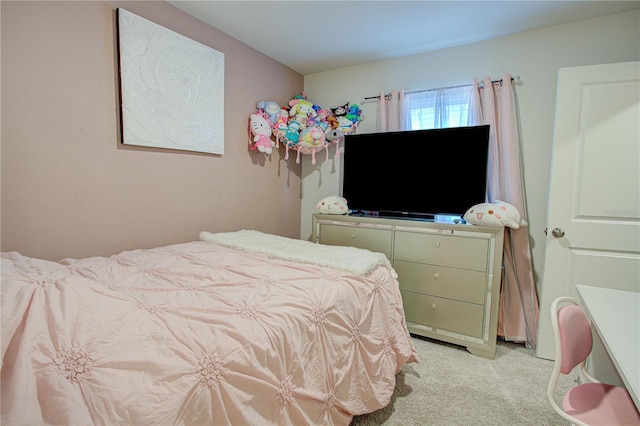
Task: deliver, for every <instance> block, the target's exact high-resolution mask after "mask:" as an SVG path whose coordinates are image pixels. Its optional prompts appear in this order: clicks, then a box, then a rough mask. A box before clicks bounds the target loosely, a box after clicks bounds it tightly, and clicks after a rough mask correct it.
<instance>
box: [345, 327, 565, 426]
mask: <svg viewBox="0 0 640 426" xmlns="http://www.w3.org/2000/svg"><path fill="white" fill-rule="evenodd" d="M413 340H414V343H415V346H416V349H417V350H418V353H419V354H420V358H421V362H420V363H419V364H418V363H412V364H407V365H406V366H405V367H404V369H403V370H402V371H401V372H400V373H399V374H398V376H397V383H396V390H395V393H394V395H393V397H392V399H391V403H390V404H389V405H388V406H387V407H385V408H383V409H381V410H378V411H376V412H374V413H370V414H367V415H363V416H357V417H355V418H354V419H353V422H352V423H351V425H352V426H356V425H358V426H362V425H382V424H384V425H398V426H401V425H402V426H408V425H439V426H440V425H455V426H462V425H492V426H499V425H509V426H513V425H536V426H540V425H554V426H555V425H558V426H561V425H563V426H564V425H566V424H567V423H566V422H564V421H562V419H561V418H560V417H559V416H558V415H557V414H556V413H555V411H553V409H552V408H551V405H550V404H549V402H548V401H547V396H546V395H547V393H546V392H547V383H548V381H549V376H550V374H551V370H552V369H553V362H552V361H549V360H544V359H540V358H537V357H536V356H535V350H530V349H526V348H525V347H524V346H523V345H519V344H514V343H509V342H499V343H498V350H497V354H496V359H495V360H487V359H483V358H479V357H476V356H474V355H471V354H470V353H469V352H467V351H466V350H465V349H464V348H461V347H459V346H455V345H449V344H446V343H441V342H436V341H432V340H428V339H422V338H416V337H414V339H413ZM573 379H574V376H571V377H561V382H560V386H561V389H566V388H568V387H570V386H572V385H574V384H575V383H573V382H572V380H573ZM557 399H558V398H556V400H557Z"/></svg>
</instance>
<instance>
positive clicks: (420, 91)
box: [360, 76, 522, 103]
mask: <svg viewBox="0 0 640 426" xmlns="http://www.w3.org/2000/svg"><path fill="white" fill-rule="evenodd" d="M511 81H513V82H514V83H515V84H516V85H518V86H520V85H521V84H522V80H520V76H515V77H511ZM491 83H492V84H498V83H499V84H502V79H500V80H491ZM472 85H473V83H471V84H459V85H457V86H448V87H439V88H437V89H424V90H414V91H412V92H406V93H407V94H409V93H423V92H433V91H434V90H442V89H457V88H458V87H466V86H472ZM478 86H480V88H481V89H482V88H484V83H483V82H482V81H480V82H479V83H478ZM390 96H391V95H390V94H387V95H384V97H385V98H387V99H391V98H390ZM379 98H380V95H378V96H367V97H366V98H362V102H360V103H366V102H367V101H371V100H373V99H379Z"/></svg>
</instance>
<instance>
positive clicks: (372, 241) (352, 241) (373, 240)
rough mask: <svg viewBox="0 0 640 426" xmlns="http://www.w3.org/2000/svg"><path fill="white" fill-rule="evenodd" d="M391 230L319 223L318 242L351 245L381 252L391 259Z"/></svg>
mask: <svg viewBox="0 0 640 426" xmlns="http://www.w3.org/2000/svg"><path fill="white" fill-rule="evenodd" d="M392 237H393V231H392V230H390V229H374V228H366V227H355V226H340V225H329V224H324V223H323V224H321V225H320V243H321V244H329V245H334V246H352V247H358V248H363V249H367V250H371V251H377V252H380V253H383V254H384V255H386V256H387V258H389V259H391V241H392Z"/></svg>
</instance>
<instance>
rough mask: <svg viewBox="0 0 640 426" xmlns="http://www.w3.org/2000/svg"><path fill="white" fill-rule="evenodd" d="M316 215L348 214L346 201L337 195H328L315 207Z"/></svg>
mask: <svg viewBox="0 0 640 426" xmlns="http://www.w3.org/2000/svg"><path fill="white" fill-rule="evenodd" d="M316 210H317V211H318V213H324V214H347V213H349V207H348V206H347V200H345V199H344V198H342V197H339V196H337V195H330V196H328V197H326V198H323V199H322V200H320V201H319V202H318V204H317V205H316Z"/></svg>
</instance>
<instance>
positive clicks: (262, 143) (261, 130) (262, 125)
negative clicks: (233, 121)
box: [249, 114, 276, 155]
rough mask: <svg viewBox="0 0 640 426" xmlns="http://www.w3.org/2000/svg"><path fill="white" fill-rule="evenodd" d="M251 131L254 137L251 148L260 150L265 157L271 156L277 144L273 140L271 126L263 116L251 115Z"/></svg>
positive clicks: (250, 142) (250, 143)
mask: <svg viewBox="0 0 640 426" xmlns="http://www.w3.org/2000/svg"><path fill="white" fill-rule="evenodd" d="M249 131H250V132H251V135H252V136H253V138H252V140H249V148H251V150H252V151H254V150H256V149H257V150H258V151H259V152H262V153H264V154H265V155H271V152H272V151H273V147H274V146H275V144H276V143H275V142H274V141H272V140H271V126H270V125H269V122H268V121H267V119H266V118H264V117H263V116H262V115H261V114H251V115H250V117H249Z"/></svg>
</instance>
